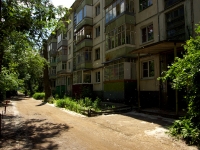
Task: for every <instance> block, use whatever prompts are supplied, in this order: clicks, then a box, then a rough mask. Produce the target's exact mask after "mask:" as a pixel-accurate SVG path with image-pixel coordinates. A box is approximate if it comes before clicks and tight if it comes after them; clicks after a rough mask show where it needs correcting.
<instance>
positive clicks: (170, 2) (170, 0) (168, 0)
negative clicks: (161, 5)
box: [165, 0, 183, 9]
mask: <svg viewBox="0 0 200 150" xmlns="http://www.w3.org/2000/svg"><path fill="white" fill-rule="evenodd" d="M181 1H183V0H165V9H167V8H169V7H172V6H174V5H176V4H178V3H180V2H181Z"/></svg>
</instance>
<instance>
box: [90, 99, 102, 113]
mask: <svg viewBox="0 0 200 150" xmlns="http://www.w3.org/2000/svg"><path fill="white" fill-rule="evenodd" d="M100 103H101V100H100V99H99V98H98V97H97V98H96V100H95V101H94V102H93V104H92V107H93V108H94V109H95V110H97V111H98V110H100Z"/></svg>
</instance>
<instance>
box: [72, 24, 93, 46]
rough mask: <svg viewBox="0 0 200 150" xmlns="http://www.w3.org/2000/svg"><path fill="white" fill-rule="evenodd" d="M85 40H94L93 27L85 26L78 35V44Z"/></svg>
mask: <svg viewBox="0 0 200 150" xmlns="http://www.w3.org/2000/svg"><path fill="white" fill-rule="evenodd" d="M84 39H92V27H90V26H84V27H83V28H81V29H80V30H79V31H78V32H77V33H76V43H79V42H81V41H82V40H84Z"/></svg>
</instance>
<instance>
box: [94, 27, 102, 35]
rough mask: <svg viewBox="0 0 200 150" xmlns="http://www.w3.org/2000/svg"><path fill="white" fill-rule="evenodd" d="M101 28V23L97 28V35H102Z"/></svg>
mask: <svg viewBox="0 0 200 150" xmlns="http://www.w3.org/2000/svg"><path fill="white" fill-rule="evenodd" d="M100 32H101V28H100V25H99V26H97V27H96V28H95V33H96V37H99V36H100Z"/></svg>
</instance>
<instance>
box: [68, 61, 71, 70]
mask: <svg viewBox="0 0 200 150" xmlns="http://www.w3.org/2000/svg"><path fill="white" fill-rule="evenodd" d="M68 70H71V62H68Z"/></svg>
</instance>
